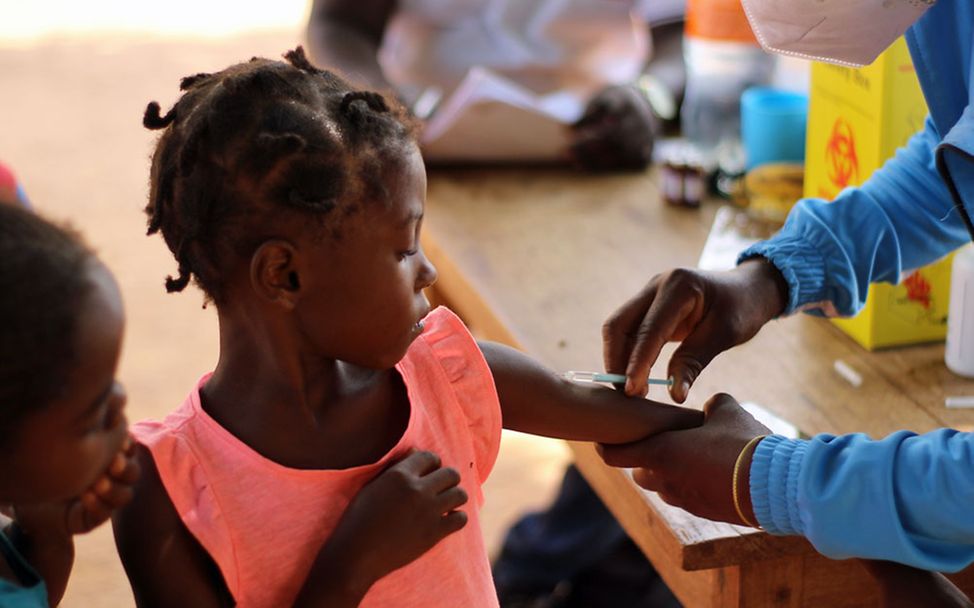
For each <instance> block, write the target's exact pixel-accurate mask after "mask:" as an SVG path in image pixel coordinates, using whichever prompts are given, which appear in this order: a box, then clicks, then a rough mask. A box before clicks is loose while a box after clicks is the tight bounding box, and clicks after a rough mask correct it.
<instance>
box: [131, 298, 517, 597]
mask: <svg viewBox="0 0 974 608" xmlns="http://www.w3.org/2000/svg"><path fill="white" fill-rule="evenodd" d="M396 369H397V370H398V371H399V373H400V374H401V375H402V378H403V381H404V383H405V385H406V389H407V391H408V394H409V402H410V406H411V411H410V415H409V422H408V425H407V428H406V431H405V433H404V434H403V436H402V438H401V439H400V440H399V442H398V443H397V445H396V446H395V447H394V448H392V450H390V451H389V453H388V454H386V455H385V456H383V457H382V458H381V459H380V460H379V461H378V462H375V463H373V464H369V465H364V466H359V467H353V468H350V469H340V470H299V469H290V468H287V467H284V466H281V465H279V464H277V463H275V462H272V461H270V460H268V459H266V458H264V457H263V456H261V455H260V454H258V453H257V452H255V451H254V450H252V449H251V448H249V447H248V446H247V445H245V444H244V443H242V442H241V441H239V440H238V439H237V438H236V437H234V436H233V435H231V434H230V433H229V432H228V431H227V430H226V429H224V428H223V427H221V426H220V425H219V424H217V422H216V421H215V420H213V419H212V418H211V417H210V416H208V415H207V414H206V412H204V411H203V409H202V407H200V399H199V389H200V387H201V386H203V385H204V384H205V383H206V381H207V379H208V378H209V375H207V376H204V377H203V378H202V379H201V380H200V382H199V384H198V386H197V387H196V389H195V390H194V391H193V392H192V393H190V395H189V397H188V398H187V399H186V401H185V402H184V403H183V405H182V406H181V407H180V408H179V409H178V410H176V411H175V412H173V413H172V414H170V415H169V416H167V417H166V418H165V419H164V420H162V421H161V422H155V421H147V422H141V423H139V424H136V425H134V426H133V429H132V431H133V433H134V434H135V436H136V437H137V438H138V440H139V441H141V442H142V443H144V444H145V445H146V446H148V448H149V450H150V451H151V453H152V457H153V459H154V460H155V464H156V467H157V468H158V469H159V475H160V477H161V478H162V483H163V485H164V486H165V488H166V491H167V493H168V494H169V498H170V499H171V500H172V503H173V505H174V506H175V508H176V510H177V512H178V513H179V516H180V518H181V519H182V521H183V523H184V524H185V525H186V527H187V528H188V529H189V531H190V532H191V533H192V534H193V535H194V536H195V537H196V538H197V539H198V540H199V542H200V543H201V544H202V545H203V547H204V548H205V549H206V551H207V552H208V553H209V554H210V555H211V556H212V557H213V559H214V560H215V561H216V563H217V565H218V566H219V568H220V571H221V572H222V574H223V577H224V579H225V581H226V584H227V586H228V587H229V589H230V592H231V593H232V594H233V597H234V598H235V599H236V601H237V605H238V606H241V607H267V608H280V607H283V606H290V605H291V604H292V603H293V601H294V599H295V597H296V596H297V594H298V592H299V590H300V589H301V586H302V585H303V583H304V580H305V578H306V577H307V574H308V571H309V569H310V568H311V564H312V562H313V561H314V559H315V557H316V556H317V554H318V550H319V549H320V548H321V546H322V544H323V543H324V541H325V540H326V539H327V538H328V536H329V534H330V533H331V531H332V530H333V528H334V527H335V525H336V523H337V522H338V519H339V518H340V517H341V515H342V512H343V511H344V510H345V508H346V507H347V506H348V503H349V502H350V501H351V499H352V498H353V497H354V496H355V495H356V493H357V492H358V491H359V489H361V488H362V486H363V485H364V484H365V483H366V482H368V481H369V480H371V479H372V478H373V477H375V475H376V474H378V473H379V472H380V471H381V470H383V469H384V468H385V467H386V466H387V465H388V464H389V463H390V461H392V460H395V459H398V458H399V457H401V456H403V455H405V453H406V452H407V451H408V450H409V449H410V448H417V449H423V450H430V451H432V452H434V453H436V454H438V455H439V456H440V458H441V459H442V461H443V464H444V466H450V467H453V468H455V469H456V470H457V471H459V472H460V475H461V477H462V481H461V485H462V487H463V488H464V490H466V492H467V494H468V495H469V496H470V497H471V499H470V502H469V503H468V504H467V505H465V506H464V510H465V511H466V512H467V514H468V516H469V519H468V522H467V525H466V526H465V527H464V528H463V529H462V530H460V531H459V532H457V533H456V534H453V535H451V536H449V537H447V538H446V539H445V540H443V541H441V542H440V543H439V544H438V545H436V546H435V547H434V548H433V549H432V550H430V551H429V552H427V553H426V554H425V555H423V556H422V557H420V558H419V559H417V560H416V561H414V562H413V563H411V564H409V565H407V566H405V567H404V568H401V569H399V570H396V571H395V572H393V573H391V574H389V575H388V576H386V577H385V578H383V579H382V580H380V581H379V582H377V583H376V584H375V585H374V586H373V587H372V589H371V590H370V591H369V593H368V594H367V595H366V597H365V600H364V602H363V603H362V606H363V607H378V606H382V607H396V608H411V607H415V608H437V607H443V608H447V607H449V608H455V607H457V606H464V607H477V608H479V607H481V606H488V607H490V606H497V605H498V604H497V597H496V594H495V592H494V586H493V582H492V579H491V573H490V564H489V563H488V560H487V552H486V549H485V547H484V541H483V538H482V536H481V533H480V519H479V515H478V514H479V510H480V507H481V505H482V504H483V494H482V492H481V484H482V483H483V482H484V481H485V480H486V479H487V476H488V474H489V473H490V471H491V468H492V467H493V465H494V461H495V459H496V457H497V450H498V448H499V446H500V433H501V412H500V405H499V403H498V400H497V391H496V389H495V387H494V381H493V377H492V376H491V374H490V370H489V368H488V367H487V363H486V361H485V360H484V358H483V355H482V354H481V352H480V349H479V348H478V347H477V344H476V342H475V341H474V339H473V338H472V337H471V335H470V333H469V332H468V331H467V329H466V327H464V325H463V323H462V322H461V321H460V320H459V319H458V318H457V317H456V316H455V315H454V314H453V313H452V312H450V311H449V310H447V309H445V308H438V309H436V310H435V311H433V312H432V313H430V315H429V316H428V317H427V318H426V323H425V330H424V331H423V334H422V335H420V337H419V338H418V339H417V340H416V341H415V342H414V343H413V345H412V346H411V347H410V348H409V351H408V352H407V353H406V356H405V357H404V358H403V360H402V361H400V362H399V364H398V365H397V366H396Z"/></svg>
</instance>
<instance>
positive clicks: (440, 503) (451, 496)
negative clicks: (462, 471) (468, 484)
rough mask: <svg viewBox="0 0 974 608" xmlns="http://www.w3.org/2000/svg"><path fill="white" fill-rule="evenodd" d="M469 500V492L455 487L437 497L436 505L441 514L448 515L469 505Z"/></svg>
mask: <svg viewBox="0 0 974 608" xmlns="http://www.w3.org/2000/svg"><path fill="white" fill-rule="evenodd" d="M467 500H468V498H467V492H466V491H465V490H464V489H463V488H461V487H460V486H455V487H452V488H450V489H449V490H447V491H446V492H443V493H442V494H440V495H439V496H437V497H436V505H437V509H438V510H439V512H440V513H446V512H447V511H453V510H454V509H457V508H459V507H461V506H463V505H465V504H467Z"/></svg>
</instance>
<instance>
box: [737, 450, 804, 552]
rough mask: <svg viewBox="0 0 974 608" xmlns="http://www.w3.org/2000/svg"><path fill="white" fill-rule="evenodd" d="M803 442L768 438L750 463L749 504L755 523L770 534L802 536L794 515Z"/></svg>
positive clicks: (801, 524)
mask: <svg viewBox="0 0 974 608" xmlns="http://www.w3.org/2000/svg"><path fill="white" fill-rule="evenodd" d="M806 447H807V442H806V441H802V440H800V439H788V438H787V437H783V436H781V435H770V436H768V437H765V438H764V439H763V440H761V442H760V443H758V445H757V448H755V450H754V456H753V458H752V459H751V477H750V483H751V504H752V506H753V507H754V516H755V517H756V518H757V520H758V521H757V523H758V525H760V526H761V527H762V528H764V529H765V530H766V531H768V532H769V533H771V534H779V535H785V534H804V525H803V523H802V519H801V515H800V514H799V511H798V475H799V473H800V472H801V467H802V462H803V460H804V458H805V449H806Z"/></svg>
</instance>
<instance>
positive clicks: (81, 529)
mask: <svg viewBox="0 0 974 608" xmlns="http://www.w3.org/2000/svg"><path fill="white" fill-rule="evenodd" d="M134 454H135V451H134V443H133V442H132V440H131V439H130V438H126V440H125V443H124V444H123V446H122V449H121V450H119V452H118V453H117V454H115V458H114V459H112V462H111V463H110V464H109V465H108V469H107V470H106V471H105V473H104V474H103V475H102V476H101V477H99V478H98V480H97V481H95V483H94V484H92V486H91V487H90V488H89V489H88V490H87V491H86V492H85V493H84V494H82V495H81V496H79V497H77V498H73V499H71V500H69V501H68V502H66V503H57V504H44V505H18V506H16V507H15V512H16V518H15V519H16V521H17V525H18V526H20V527H21V528H22V529H23V530H24V531H25V532H26V533H27V534H29V535H31V536H39V535H45V536H49V535H52V534H53V535H58V536H63V537H66V538H67V537H71V536H73V535H75V534H84V533H85V532H89V531H91V530H93V529H95V528H97V527H98V526H100V525H101V524H103V523H105V522H106V521H107V520H108V518H109V517H111V515H112V512H113V511H115V510H116V509H118V508H119V507H122V506H123V505H125V504H126V503H128V502H129V501H130V500H132V495H133V485H134V484H135V482H136V481H137V480H138V478H139V465H138V463H136V461H135V459H134Z"/></svg>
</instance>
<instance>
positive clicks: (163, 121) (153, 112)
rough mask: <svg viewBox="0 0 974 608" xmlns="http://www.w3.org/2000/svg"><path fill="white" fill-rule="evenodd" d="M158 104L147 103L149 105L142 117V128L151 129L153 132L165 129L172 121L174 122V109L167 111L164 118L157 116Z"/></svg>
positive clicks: (154, 102)
mask: <svg viewBox="0 0 974 608" xmlns="http://www.w3.org/2000/svg"><path fill="white" fill-rule="evenodd" d="M160 109H161V108H160V107H159V103H158V102H156V101H151V102H149V105H148V106H146V108H145V114H143V115H142V126H143V127H145V128H146V129H152V130H153V131H155V130H158V129H165V128H166V127H168V126H169V125H171V124H172V121H174V120H176V108H175V107H173V109H171V110H169V112H167V113H166V115H165V116H160V115H159V110H160Z"/></svg>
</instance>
